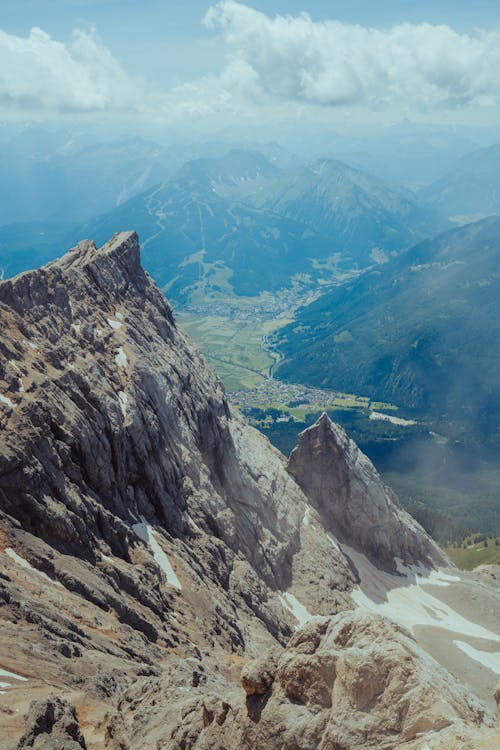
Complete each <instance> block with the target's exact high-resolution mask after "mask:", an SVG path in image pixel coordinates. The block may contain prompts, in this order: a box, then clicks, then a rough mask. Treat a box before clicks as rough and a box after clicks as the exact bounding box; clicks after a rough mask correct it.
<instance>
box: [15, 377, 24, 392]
mask: <svg viewBox="0 0 500 750" xmlns="http://www.w3.org/2000/svg"><path fill="white" fill-rule="evenodd" d="M17 382H18V383H19V393H24V392H25V391H24V385H23V379H22V378H18V379H17Z"/></svg>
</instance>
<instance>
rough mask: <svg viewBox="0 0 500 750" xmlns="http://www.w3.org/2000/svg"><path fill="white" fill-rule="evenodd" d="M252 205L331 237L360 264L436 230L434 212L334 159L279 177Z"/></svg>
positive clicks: (384, 254)
mask: <svg viewBox="0 0 500 750" xmlns="http://www.w3.org/2000/svg"><path fill="white" fill-rule="evenodd" d="M255 202H256V204H257V205H258V206H266V207H267V208H270V209H271V210H273V211H276V213H278V214H280V215H281V216H286V217H287V218H291V219H295V220H296V221H301V222H303V223H304V224H307V225H309V226H310V227H311V228H312V229H314V230H315V231H317V232H318V231H319V232H323V233H326V234H328V235H330V236H331V237H333V238H335V244H336V249H337V251H338V252H341V253H342V254H343V255H346V254H347V255H349V256H350V260H351V262H352V263H353V264H354V265H360V266H366V265H370V264H371V263H373V262H375V263H377V262H381V261H385V260H387V259H388V256H389V254H390V253H397V252H399V251H400V250H402V249H403V248H405V247H408V246H409V245H411V244H413V243H414V242H416V241H417V240H418V239H421V238H422V237H424V236H426V235H429V234H431V233H432V231H433V229H435V227H436V221H435V219H434V216H433V212H432V210H430V209H426V208H424V207H422V206H421V205H419V203H418V202H417V200H416V199H415V198H414V197H412V195H411V194H410V193H409V192H406V191H403V190H395V189H391V188H389V187H387V186H386V185H384V183H382V182H381V181H380V180H378V179H376V178H375V177H373V176H371V175H370V174H368V173H367V172H362V171H360V170H359V169H355V168H353V167H351V166H348V165H347V164H344V163H342V162H340V161H337V160H336V159H319V160H317V161H315V162H313V163H312V164H310V165H308V166H305V167H302V168H300V169H298V170H296V171H295V172H292V173H291V174H286V175H283V177H282V178H281V179H278V180H276V181H275V182H274V183H273V184H272V185H270V186H269V187H268V188H267V189H263V190H262V191H261V192H259V193H258V194H257V196H256V198H255Z"/></svg>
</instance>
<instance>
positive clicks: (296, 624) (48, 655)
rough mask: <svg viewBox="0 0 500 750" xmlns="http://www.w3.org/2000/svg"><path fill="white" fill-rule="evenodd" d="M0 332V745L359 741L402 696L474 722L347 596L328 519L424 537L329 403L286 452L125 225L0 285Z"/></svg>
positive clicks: (416, 657) (403, 552)
mask: <svg viewBox="0 0 500 750" xmlns="http://www.w3.org/2000/svg"><path fill="white" fill-rule="evenodd" d="M0 331H1V334H0V435H1V440H0V618H1V622H2V637H1V639H0V712H1V717H2V726H1V728H0V748H1V750H4V748H5V750H12V748H13V747H15V746H16V745H17V744H18V745H19V747H20V748H24V747H26V748H27V747H40V748H41V747H47V748H49V747H53V748H59V747H64V748H68V750H69V748H72V750H73V747H75V748H76V747H77V746H79V747H85V744H86V745H87V746H88V747H92V748H95V750H98V749H99V748H103V749H104V748H106V750H135V748H138V747H158V748H162V749H167V748H171V750H174V748H175V750H178V748H185V750H188V748H197V750H200V749H201V748H212V749H213V750H218V749H220V750H223V748H232V747H242V748H248V749H249V750H250V748H255V747H269V748H274V747H276V748H280V750H281V749H282V748H285V747H287V748H290V750H291V748H294V749H295V750H307V749H308V748H313V747H314V748H316V747H323V750H327V748H328V749H329V750H330V749H331V750H333V748H336V750H339V748H341V747H342V748H345V749H346V750H358V748H359V747H365V746H366V747H371V746H373V747H381V748H384V747H387V748H389V747H392V746H393V745H391V744H390V743H391V742H393V739H394V737H395V736H396V733H399V734H398V735H397V736H398V737H399V735H401V737H402V739H401V742H402V743H403V744H402V745H401V747H406V745H405V744H404V743H407V742H409V741H411V736H412V735H411V732H412V731H415V732H416V731H417V729H412V727H413V725H414V724H415V722H416V718H415V719H414V717H416V716H417V714H420V715H422V716H427V721H428V727H430V728H431V729H433V730H436V731H438V730H439V731H443V730H442V729H441V725H440V720H441V718H442V717H443V716H444V715H445V714H446V712H449V717H448V718H449V721H450V722H451V723H452V724H453V725H454V726H457V727H458V726H460V727H461V726H462V724H464V722H465V724H464V726H465V725H467V726H468V727H472V725H473V724H474V722H476V721H479V718H478V717H479V714H478V713H477V712H476V709H475V708H474V706H473V705H472V703H470V702H468V701H467V699H466V698H465V697H464V694H463V693H461V692H460V690H459V689H458V687H456V686H455V687H454V686H453V684H452V683H449V682H448V680H449V679H451V678H449V675H448V674H447V673H446V672H445V671H441V672H440V671H439V668H438V667H437V665H436V664H435V663H434V662H432V660H431V661H427V662H425V663H424V662H423V661H421V656H422V655H421V654H420V652H419V651H418V647H417V646H416V645H415V643H414V642H413V641H412V640H411V638H410V636H409V634H406V633H403V631H401V630H400V629H398V628H397V627H395V626H394V625H390V624H389V623H388V622H387V621H385V620H382V619H381V618H377V617H375V618H373V617H368V616H367V615H366V614H365V615H363V616H361V615H360V614H353V613H352V611H351V610H352V609H353V608H354V600H355V595H354V594H353V593H352V592H353V588H354V587H355V586H356V583H357V573H356V570H355V568H354V566H353V564H352V562H351V561H350V560H349V559H348V558H347V557H346V555H345V554H344V553H343V552H342V549H341V546H339V544H338V538H340V539H341V541H349V542H350V543H351V544H352V545H353V546H354V547H356V548H357V549H361V550H364V551H367V552H368V553H369V554H370V555H371V556H372V558H376V559H377V560H379V561H382V562H383V563H384V564H385V565H387V566H389V565H390V564H391V560H393V558H394V556H397V555H399V556H400V557H402V559H403V560H405V561H406V562H422V563H424V562H426V561H427V562H429V563H433V562H439V561H440V560H441V559H442V558H441V557H440V556H439V553H438V551H437V548H436V547H435V545H433V543H432V542H431V540H430V539H429V538H428V537H426V535H425V533H424V532H423V531H422V529H420V528H419V527H418V526H417V525H416V524H414V523H413V522H412V521H411V519H409V517H407V516H406V514H403V512H402V511H401V510H400V509H399V508H398V507H397V505H396V504H395V502H393V498H392V497H391V495H390V492H389V490H387V488H384V487H383V485H382V483H381V481H380V479H379V478H378V476H377V475H376V473H375V471H374V469H373V467H371V464H369V462H368V463H367V459H365V458H364V457H363V456H362V454H360V453H359V452H357V449H356V448H355V446H354V444H352V443H351V442H350V441H348V439H347V438H346V437H345V436H343V437H342V434H341V433H340V432H338V430H337V428H335V427H334V426H332V425H331V423H329V422H328V421H326V420H325V419H322V420H320V422H319V423H318V424H317V425H316V426H315V427H313V428H312V429H311V431H308V432H307V433H305V437H304V435H303V436H302V438H301V444H300V445H299V448H298V450H297V451H296V452H295V454H294V455H293V456H292V459H291V461H290V465H289V467H288V471H287V467H286V461H285V459H284V458H283V456H282V455H281V454H280V453H279V452H278V451H276V450H275V449H274V448H272V447H271V446H270V444H269V443H268V441H267V440H266V439H265V438H264V437H263V436H262V435H260V434H259V433H257V432H256V431H255V430H253V429H251V428H250V427H249V426H248V425H247V424H246V423H245V422H244V421H243V420H242V418H241V417H240V416H239V415H238V414H237V413H235V412H233V411H232V410H231V408H230V407H229V405H228V403H227V400H226V396H225V393H224V389H223V387H222V385H221V383H220V381H219V380H218V378H217V376H216V375H215V373H214V372H213V371H212V370H211V368H210V367H209V366H208V365H207V363H206V362H205V361H204V359H203V358H202V357H201V356H200V354H199V353H198V352H197V351H196V350H195V348H194V347H193V345H192V344H191V343H190V342H189V341H188V340H187V338H186V337H185V335H184V334H183V332H182V331H181V330H180V329H179V327H178V326H177V325H176V322H175V320H174V318H173V315H172V311H171V309H170V306H169V305H168V303H167V302H166V300H165V299H164V297H163V295H162V294H161V293H160V292H159V290H158V289H157V288H156V287H155V285H154V284H153V283H152V281H151V279H150V278H149V277H148V276H147V274H146V273H145V272H144V271H143V270H142V268H141V265H140V258H139V245H138V239H137V236H136V235H135V234H134V233H132V232H129V233H123V234H120V235H117V236H115V237H114V238H113V239H112V240H111V241H110V242H109V243H107V245H105V246H104V247H103V248H101V249H98V248H96V247H95V245H94V244H93V243H91V242H83V243H80V245H78V246H77V247H76V248H74V249H73V250H71V251H70V252H69V253H68V254H67V255H65V256H64V257H63V258H61V259H60V260H58V261H56V262H54V263H51V264H49V265H47V266H45V267H44V268H42V269H39V270H37V271H32V272H28V273H26V274H23V275H21V276H19V277H17V278H15V279H12V280H9V281H6V282H3V283H0ZM308 461H309V467H308V466H307V462H308ZM307 471H309V474H310V476H309V477H308V476H307ZM299 485H300V486H299ZM334 485H335V487H337V490H338V491H337V490H336V491H335V492H333V493H332V491H331V490H332V487H333V486H334ZM301 487H302V488H303V489H304V490H305V492H306V494H304V491H303V489H302V488H301ZM335 503H337V505H338V507H337V510H336V511H335V509H333V510H332V505H333V506H335ZM339 508H343V511H344V516H345V517H344V518H343V520H342V518H340V516H341V515H342V514H341V513H340V510H339ZM356 514H358V516H359V517H356ZM340 521H342V523H341V522H340ZM391 534H394V536H393V538H391ZM400 585H401V586H404V585H405V581H404V580H402V581H400ZM301 626H302V627H301ZM342 634H343V635H342ZM290 639H291V640H290ZM423 656H424V657H425V654H424V655H423ZM427 659H429V657H427ZM418 664H422V665H423V667H422V669H421V670H420V672H419V667H418ZM405 665H406V666H405ZM387 674H390V675H392V677H391V680H390V682H389V683H387V684H386V682H384V680H385V679H386V677H384V675H387ZM429 675H431V678H432V679H431V678H429ZM404 679H407V680H410V681H411V685H412V687H411V691H410V694H409V695H406V697H404V689H405V688H404V687H403V681H404ZM431 682H434V683H435V685H437V686H438V687H439V690H440V691H441V693H442V696H443V703H442V704H439V705H441V707H442V710H441V709H440V712H439V711H438V712H437V713H436V712H435V714H432V711H431V706H430V701H428V702H427V703H426V702H425V693H426V691H429V692H430V691H431V687H432V685H431ZM370 685H372V687H370ZM380 685H382V686H383V692H382V693H380V692H378V693H377V692H375V693H373V690H374V689H375V688H374V687H373V686H378V687H377V688H376V689H377V690H379V688H380ZM398 689H401V691H402V694H403V697H401V700H400V701H399V702H398V701H397V698H396V693H397V690H398ZM31 704H33V705H31ZM396 704H397V706H398V709H397V711H396V710H395V708H394V706H395V705H396ZM30 706H31V707H30ZM405 706H406V708H405ZM434 708H435V706H434ZM436 710H437V709H436ZM350 714H352V716H351V718H349V716H350ZM485 715H486V714H485ZM353 717H354V718H353ZM349 722H350V723H349ZM412 722H413V724H412ZM344 723H345V726H344ZM418 726H419V727H421V729H418V731H422V732H425V731H427V730H426V729H425V726H424V724H420V725H418ZM363 732H365V734H366V737H367V738H368V740H369V741H370V742H372V741H373V743H375V742H376V741H377V742H379V745H376V744H372V745H369V744H366V745H364V744H363V742H365V739H363V741H361V739H360V738H361V737H362V736H364V735H363ZM388 737H389V738H390V739H387V738H388ZM19 738H21V739H19ZM398 741H399V740H398ZM384 742H385V744H384ZM2 743H3V744H2ZM61 743H62V744H61ZM82 743H83V744H82ZM315 743H316V744H315ZM321 743H323V744H321ZM360 743H361V744H360ZM408 747H410V746H408Z"/></svg>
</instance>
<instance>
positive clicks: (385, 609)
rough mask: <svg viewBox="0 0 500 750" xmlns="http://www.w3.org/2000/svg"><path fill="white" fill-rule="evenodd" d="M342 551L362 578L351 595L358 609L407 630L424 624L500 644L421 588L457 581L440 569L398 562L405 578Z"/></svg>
mask: <svg viewBox="0 0 500 750" xmlns="http://www.w3.org/2000/svg"><path fill="white" fill-rule="evenodd" d="M342 551H343V552H344V553H345V554H347V555H348V556H349V558H350V559H351V560H352V562H353V563H354V565H355V567H356V568H357V571H358V573H359V577H360V579H361V583H360V585H359V586H358V587H357V588H356V589H354V590H353V591H352V592H351V597H352V599H353V600H354V602H355V604H357V606H358V607H360V608H363V609H367V610H369V611H371V612H377V613H378V614H380V615H383V616H384V617H387V618H388V619H389V620H392V621H393V622H396V623H398V624H399V625H403V626H404V627H407V628H410V630H411V629H412V628H414V627H415V626H416V625H427V626H432V627H436V628H442V629H443V630H449V631H451V632H453V633H460V634H461V635H465V636H468V637H470V638H482V639H487V640H490V641H496V642H498V641H500V636H499V635H497V634H496V633H493V632H492V631H491V630H487V629H486V628H483V627H482V626H481V625H477V624H476V623H474V622H472V621H470V620H467V619H466V618H465V617H462V615H459V614H458V612H456V611H455V610H454V609H452V608H451V607H449V606H448V605H447V604H444V602H442V601H440V600H439V599H437V598H436V597H435V596H432V594H429V593H428V592H427V591H424V589H423V585H427V584H431V585H435V586H449V585H450V583H451V581H452V580H453V579H455V580H457V578H456V576H449V575H448V574H447V573H444V572H443V571H439V570H438V571H426V569H425V568H424V567H423V566H412V567H409V566H405V565H403V564H402V563H401V561H397V563H396V564H397V565H398V568H399V570H402V571H404V575H402V576H398V575H393V574H391V573H386V572H385V571H383V570H379V569H378V568H377V567H375V565H373V563H371V562H370V561H369V560H368V559H367V558H366V557H365V556H364V555H363V554H361V553H360V552H357V551H356V550H354V549H352V548H351V547H348V546H347V545H342ZM424 572H425V573H426V575H424ZM458 580H460V579H458Z"/></svg>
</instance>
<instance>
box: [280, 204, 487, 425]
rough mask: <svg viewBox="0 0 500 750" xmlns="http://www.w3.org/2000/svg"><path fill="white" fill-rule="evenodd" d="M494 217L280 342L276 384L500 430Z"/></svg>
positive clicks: (390, 270) (323, 307) (403, 261)
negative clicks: (391, 404) (285, 382)
mask: <svg viewBox="0 0 500 750" xmlns="http://www.w3.org/2000/svg"><path fill="white" fill-rule="evenodd" d="M499 253H500V218H496V217H493V218H489V219H485V220H483V221H480V222H478V223H474V224H470V225H467V226H464V227H461V228H458V229H455V230H452V231H449V232H447V233H445V234H442V235H440V236H438V237H436V238H434V239H430V240H426V241H424V242H422V243H420V244H418V245H417V246H415V247H414V248H412V249H410V250H408V251H407V252H405V253H402V254H401V255H400V256H398V257H397V258H394V259H393V260H391V261H390V263H388V264H387V265H386V266H385V267H384V269H383V272H381V271H380V270H379V269H373V270H371V271H369V272H367V273H365V274H363V275H362V276H361V277H359V278H357V279H355V280H353V281H351V282H349V283H346V284H344V285H342V286H339V287H337V288H334V289H332V290H331V291H329V292H327V293H326V294H324V295H323V296H322V297H321V298H320V299H318V300H317V301H315V302H313V303H312V304H311V305H309V306H308V307H306V308H303V309H302V310H301V311H299V314H298V315H297V319H296V321H295V322H294V323H293V324H291V325H289V326H288V327H286V328H284V329H282V330H281V331H280V332H279V333H278V337H277V345H278V347H279V349H280V350H281V351H282V352H283V353H284V355H285V359H284V361H283V362H282V363H281V364H280V366H279V368H278V371H277V374H278V376H279V377H280V378H284V379H288V380H292V381H296V382H302V383H307V384H308V385H316V386H325V387H329V388H337V389H339V390H343V391H348V392H355V393H358V394H363V395H368V396H371V397H372V398H374V399H377V400H383V401H389V402H394V403H396V404H398V405H400V406H406V407H408V408H411V409H415V410H418V411H422V412H427V413H439V414H445V415H447V417H448V418H449V419H455V418H456V419H463V418H465V419H470V420H474V421H476V422H482V423H483V424H484V425H485V426H486V428H487V427H488V425H489V426H490V427H491V429H492V430H494V431H496V430H497V425H498V424H500V422H498V419H499V418H500V343H499V342H500V309H499V307H500V267H499V264H498V257H499Z"/></svg>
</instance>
